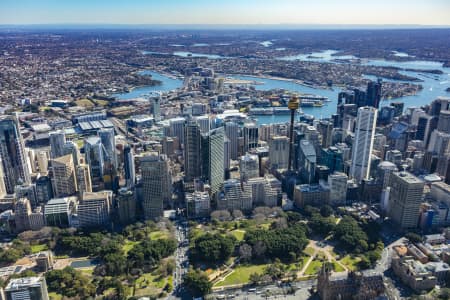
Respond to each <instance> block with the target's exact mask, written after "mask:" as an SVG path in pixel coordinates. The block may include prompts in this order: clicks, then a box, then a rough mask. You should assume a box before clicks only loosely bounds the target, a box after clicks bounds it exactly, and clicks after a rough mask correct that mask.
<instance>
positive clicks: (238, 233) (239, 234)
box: [230, 229, 245, 242]
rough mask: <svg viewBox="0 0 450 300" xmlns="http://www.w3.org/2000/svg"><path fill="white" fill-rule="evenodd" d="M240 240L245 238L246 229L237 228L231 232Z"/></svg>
mask: <svg viewBox="0 0 450 300" xmlns="http://www.w3.org/2000/svg"><path fill="white" fill-rule="evenodd" d="M230 233H231V234H232V235H233V236H234V237H235V238H236V239H237V240H238V241H239V242H240V241H242V240H243V239H244V235H245V231H244V230H240V229H236V230H233V231H231V232H230Z"/></svg>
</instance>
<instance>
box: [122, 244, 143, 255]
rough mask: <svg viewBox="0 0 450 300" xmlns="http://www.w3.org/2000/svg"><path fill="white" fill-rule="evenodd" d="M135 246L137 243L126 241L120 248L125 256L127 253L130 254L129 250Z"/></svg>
mask: <svg viewBox="0 0 450 300" xmlns="http://www.w3.org/2000/svg"><path fill="white" fill-rule="evenodd" d="M137 244H139V242H135V241H130V240H126V241H125V244H124V245H123V248H122V249H123V252H125V255H126V254H128V252H130V250H131V249H133V247H134V246H135V245H137Z"/></svg>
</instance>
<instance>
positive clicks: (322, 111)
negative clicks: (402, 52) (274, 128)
mask: <svg viewBox="0 0 450 300" xmlns="http://www.w3.org/2000/svg"><path fill="white" fill-rule="evenodd" d="M187 53H188V52H178V54H179V55H183V56H184V55H186V56H187ZM334 53H336V50H326V51H321V52H317V53H311V54H309V55H299V56H295V57H296V58H291V59H302V60H303V59H304V60H314V61H319V62H331V63H333V62H334V61H333V60H334V59H336V58H343V56H341V57H339V56H337V57H336V56H333V55H332V54H334ZM194 55H196V56H197V57H198V56H202V57H209V56H210V55H208V54H199V53H196V54H194ZM194 55H193V56H194ZM308 56H309V57H308ZM194 57H195V56H194ZM211 58H218V56H214V55H213V56H212V57H211ZM345 58H349V56H345ZM352 58H354V57H352ZM286 59H287V58H286ZM361 63H362V64H366V65H373V66H383V67H388V66H390V67H397V68H402V69H415V70H417V71H414V72H413V71H401V73H402V74H405V75H409V76H413V77H417V78H419V79H420V80H422V82H420V84H421V85H422V86H423V90H422V91H420V92H419V93H418V94H416V95H413V96H406V97H401V98H397V99H389V100H385V101H383V102H382V103H381V106H384V105H389V104H388V103H389V101H401V102H404V103H405V107H412V106H415V107H419V106H422V105H425V104H428V103H430V102H431V101H433V100H434V99H436V98H437V97H439V96H450V93H448V92H446V89H447V88H448V87H450V68H444V67H443V65H442V63H440V62H433V61H408V62H398V61H387V60H363V61H362V62H361ZM419 70H441V71H442V72H443V74H441V75H440V74H431V73H425V72H420V71H419ZM143 74H151V75H152V76H153V78H154V79H157V80H160V81H161V82H162V85H160V86H154V87H139V88H136V89H134V90H132V91H131V92H130V93H123V94H116V95H114V96H117V97H119V98H121V99H130V98H136V97H140V96H142V95H144V94H146V93H149V92H154V91H163V92H164V91H170V90H173V89H176V88H178V87H181V86H182V81H181V80H179V79H174V78H170V77H168V76H164V75H162V74H159V73H157V72H152V71H143ZM232 77H233V78H236V79H244V80H250V81H256V82H259V83H262V84H258V85H255V88H256V89H258V90H270V89H286V90H288V91H292V92H296V93H303V94H314V95H319V96H325V97H328V99H329V100H330V102H324V106H322V107H303V108H302V111H303V112H304V113H305V114H309V115H312V116H314V117H316V118H322V117H323V118H326V117H329V116H331V115H332V114H333V113H335V112H336V104H337V95H338V93H339V92H340V89H339V88H333V89H320V88H317V89H316V88H311V87H308V86H304V85H300V84H297V83H295V82H292V81H289V80H278V79H267V78H260V77H253V76H232ZM366 77H367V78H370V79H372V80H374V79H375V78H373V76H366ZM385 80H386V81H390V80H388V79H385ZM257 119H258V123H260V124H263V123H264V124H267V123H279V122H287V121H288V120H289V116H288V115H272V116H267V115H264V116H258V117H257Z"/></svg>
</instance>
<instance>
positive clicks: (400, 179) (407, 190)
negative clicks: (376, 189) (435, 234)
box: [388, 172, 424, 229]
mask: <svg viewBox="0 0 450 300" xmlns="http://www.w3.org/2000/svg"><path fill="white" fill-rule="evenodd" d="M389 187H390V197H389V205H388V206H389V212H388V215H389V217H390V218H391V219H392V220H393V221H394V222H396V223H397V224H398V225H400V227H401V228H402V229H405V228H415V227H417V225H418V222H419V214H420V212H419V209H420V204H421V203H422V194H423V188H424V182H423V181H422V180H420V179H419V178H417V177H416V176H414V175H412V174H411V173H408V172H393V173H391V174H390V175H389Z"/></svg>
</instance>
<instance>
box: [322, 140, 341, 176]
mask: <svg viewBox="0 0 450 300" xmlns="http://www.w3.org/2000/svg"><path fill="white" fill-rule="evenodd" d="M320 161H321V164H322V165H325V166H327V167H328V169H329V170H330V172H331V173H333V172H342V171H343V170H344V154H343V153H342V151H341V149H339V148H337V147H334V146H331V147H329V148H327V149H322V155H321V156H320Z"/></svg>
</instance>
